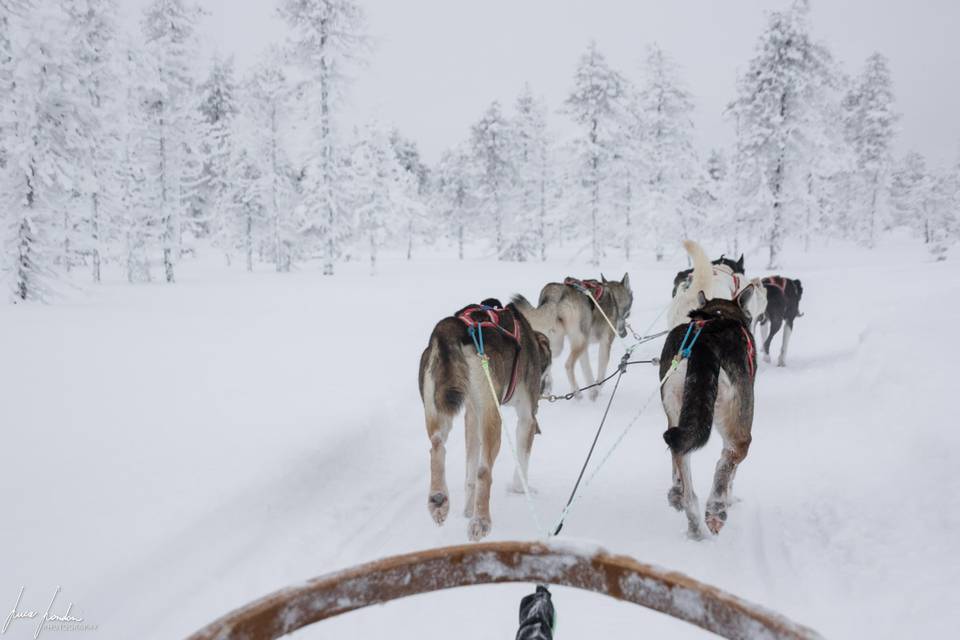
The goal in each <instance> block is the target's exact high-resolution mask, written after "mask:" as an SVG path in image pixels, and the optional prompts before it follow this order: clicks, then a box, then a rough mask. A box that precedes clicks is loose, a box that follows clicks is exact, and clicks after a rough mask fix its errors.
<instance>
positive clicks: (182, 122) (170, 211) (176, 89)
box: [142, 0, 201, 282]
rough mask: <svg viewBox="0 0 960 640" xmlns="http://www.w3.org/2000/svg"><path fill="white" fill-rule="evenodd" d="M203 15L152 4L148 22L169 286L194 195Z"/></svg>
mask: <svg viewBox="0 0 960 640" xmlns="http://www.w3.org/2000/svg"><path fill="white" fill-rule="evenodd" d="M200 15H201V12H200V9H199V8H198V7H197V6H196V5H194V4H191V3H189V2H188V1H186V0H152V1H151V3H150V4H149V5H148V6H147V8H146V11H145V13H144V17H143V22H142V28H143V35H144V39H145V41H146V48H147V51H148V52H149V54H150V59H151V60H152V61H153V62H154V63H155V64H156V65H157V66H156V76H157V79H158V85H157V91H156V92H155V95H154V96H153V100H152V102H151V104H150V106H151V116H152V118H151V120H152V123H151V124H152V127H153V128H154V130H155V133H154V136H155V138H156V139H157V141H158V142H159V147H160V166H159V174H158V177H159V180H160V194H161V196H160V203H161V212H162V213H161V237H160V241H161V247H162V250H163V270H164V277H165V278H166V281H167V282H173V281H174V279H175V278H174V275H175V273H174V268H175V265H176V263H177V260H178V259H179V257H180V251H181V249H182V235H181V234H182V223H183V212H184V208H185V204H186V201H187V199H188V198H189V196H190V193H189V189H190V184H189V182H190V181H189V177H190V173H191V172H190V169H189V164H190V163H189V160H190V159H189V158H188V152H189V150H190V146H189V145H191V144H192V143H194V142H195V141H196V140H197V139H198V138H199V135H198V132H197V131H196V123H197V119H196V116H195V114H196V112H195V110H194V102H193V95H194V84H195V82H194V64H195V61H196V59H197V52H198V48H199V42H198V38H197V32H196V27H197V21H198V19H199V17H200Z"/></svg>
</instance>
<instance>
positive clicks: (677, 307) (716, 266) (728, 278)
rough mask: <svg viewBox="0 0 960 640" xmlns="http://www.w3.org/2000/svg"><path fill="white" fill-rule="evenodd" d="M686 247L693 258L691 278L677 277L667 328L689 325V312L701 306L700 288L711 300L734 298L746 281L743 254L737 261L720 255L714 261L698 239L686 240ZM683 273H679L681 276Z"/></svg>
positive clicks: (678, 275)
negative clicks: (698, 299)
mask: <svg viewBox="0 0 960 640" xmlns="http://www.w3.org/2000/svg"><path fill="white" fill-rule="evenodd" d="M683 248H684V249H686V250H687V253H688V254H689V255H690V259H691V260H692V261H693V271H691V273H690V276H689V278H686V279H684V282H683V283H681V284H679V285H677V284H676V279H674V284H675V285H676V286H674V296H673V300H672V301H671V302H670V310H669V311H668V312H667V323H668V324H667V327H668V328H670V329H672V328H673V327H676V326H678V325H681V324H686V322H687V314H688V313H690V312H691V311H692V310H694V309H696V308H697V307H698V306H699V303H698V302H697V296H698V295H699V293H700V292H701V291H702V292H703V294H704V295H705V296H706V297H707V299H708V300H712V299H714V298H725V299H727V300H732V299H733V298H734V297H735V296H736V295H737V293H738V292H739V291H740V284H741V282H742V281H743V256H740V260H738V261H736V262H733V261H732V260H728V259H726V258H723V257H721V258H720V259H719V260H717V261H714V262H712V263H711V262H710V259H709V258H707V254H706V253H704V251H703V248H702V247H701V246H700V245H699V244H697V243H696V242H693V241H692V240H684V242H683ZM680 273H684V272H682V271H681V272H680ZM680 273H678V274H677V277H678V278H679V277H680Z"/></svg>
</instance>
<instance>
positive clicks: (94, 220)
mask: <svg viewBox="0 0 960 640" xmlns="http://www.w3.org/2000/svg"><path fill="white" fill-rule="evenodd" d="M90 207H91V209H90V227H91V233H92V235H93V238H92V239H93V281H94V282H100V195H99V194H97V193H93V194H90Z"/></svg>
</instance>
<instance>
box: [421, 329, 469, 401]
mask: <svg viewBox="0 0 960 640" xmlns="http://www.w3.org/2000/svg"><path fill="white" fill-rule="evenodd" d="M428 350H429V353H428V354H426V358H427V363H426V368H425V371H424V375H425V377H429V381H426V380H425V381H424V382H422V383H421V394H423V401H424V404H426V403H427V402H431V401H432V402H433V408H434V409H435V410H436V411H437V413H440V414H443V415H447V416H452V415H456V414H457V413H459V411H460V409H461V408H462V407H463V402H464V399H465V398H466V396H467V388H468V384H469V379H470V373H469V371H468V369H467V360H466V358H465V357H464V355H463V350H462V349H461V348H460V345H459V344H455V343H452V342H450V341H449V340H444V339H443V337H442V336H436V335H434V336H433V337H431V339H430V346H429V347H428ZM431 387H432V391H433V393H432V397H428V396H430V395H431V394H430V393H429V390H430V389H431ZM425 391H426V392H427V393H424V392H425Z"/></svg>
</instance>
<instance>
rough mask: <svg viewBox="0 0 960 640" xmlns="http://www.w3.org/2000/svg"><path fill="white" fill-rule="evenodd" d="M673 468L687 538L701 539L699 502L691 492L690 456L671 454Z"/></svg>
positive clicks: (686, 454) (693, 492)
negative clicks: (678, 488)
mask: <svg viewBox="0 0 960 640" xmlns="http://www.w3.org/2000/svg"><path fill="white" fill-rule="evenodd" d="M672 455H673V468H674V470H675V473H676V475H677V476H678V477H679V480H680V506H681V508H682V509H683V512H684V513H685V514H686V516H687V536H689V537H690V538H691V539H693V540H700V539H701V538H703V533H702V531H701V529H700V501H699V500H698V499H697V494H696V492H695V491H694V490H693V475H692V474H691V472H690V454H689V453H680V454H678V453H673V454H672Z"/></svg>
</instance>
